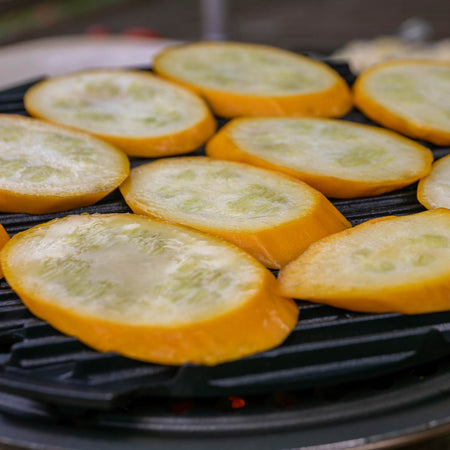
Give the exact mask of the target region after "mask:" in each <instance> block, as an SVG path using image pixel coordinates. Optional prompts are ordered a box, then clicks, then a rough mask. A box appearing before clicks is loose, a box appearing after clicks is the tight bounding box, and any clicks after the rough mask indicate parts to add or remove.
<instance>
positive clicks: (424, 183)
mask: <svg viewBox="0 0 450 450" xmlns="http://www.w3.org/2000/svg"><path fill="white" fill-rule="evenodd" d="M417 198H418V200H419V202H420V203H422V205H423V206H425V208H428V209H434V208H448V209H450V155H447V156H444V157H443V158H441V159H438V160H437V161H436V162H435V163H434V164H433V166H432V168H431V172H430V174H429V175H428V176H426V177H425V178H423V179H422V180H420V181H419V186H418V187H417Z"/></svg>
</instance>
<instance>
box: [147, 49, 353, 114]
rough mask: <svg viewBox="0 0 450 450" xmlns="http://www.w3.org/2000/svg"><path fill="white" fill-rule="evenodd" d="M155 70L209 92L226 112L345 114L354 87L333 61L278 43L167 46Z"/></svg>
mask: <svg viewBox="0 0 450 450" xmlns="http://www.w3.org/2000/svg"><path fill="white" fill-rule="evenodd" d="M154 69H155V71H156V72H157V73H158V74H160V75H162V76H164V77H166V78H168V79H170V80H173V81H176V82H178V83H180V84H182V85H184V86H187V87H189V88H191V89H193V90H194V91H195V92H198V93H200V94H201V95H203V96H204V97H205V98H206V100H207V101H208V103H209V104H210V105H211V108H212V109H213V111H214V112H215V113H216V114H217V115H219V116H222V117H236V116H269V115H272V116H318V117H339V116H343V115H344V114H346V113H347V112H348V111H349V110H350V109H351V107H352V99H351V95H350V90H349V88H348V86H347V84H346V82H345V81H344V79H343V78H341V77H340V75H339V74H338V73H337V72H335V71H334V70H333V69H331V68H330V67H329V66H328V65H326V64H324V63H322V62H319V61H315V60H313V59H311V58H308V57H305V56H301V55H298V54H296V53H293V52H289V51H286V50H282V49H279V48H275V47H270V46H265V45H256V44H244V43H238V42H220V43H219V42H197V43H192V44H185V45H181V46H175V47H169V48H166V49H164V50H163V51H162V52H161V53H160V54H159V55H157V56H156V58H155V60H154Z"/></svg>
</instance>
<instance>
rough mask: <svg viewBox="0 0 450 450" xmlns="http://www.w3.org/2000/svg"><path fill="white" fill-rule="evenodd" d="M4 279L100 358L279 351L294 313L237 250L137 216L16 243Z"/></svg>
mask: <svg viewBox="0 0 450 450" xmlns="http://www.w3.org/2000/svg"><path fill="white" fill-rule="evenodd" d="M1 263H2V266H3V269H4V272H5V277H6V279H7V281H8V283H9V284H10V286H11V287H12V288H13V289H14V290H15V291H16V292H17V294H18V295H19V296H20V298H21V299H22V300H23V302H24V303H25V304H26V305H27V306H28V307H29V308H30V310H31V311H32V312H33V313H34V314H35V315H36V316H38V317H41V318H42V319H44V320H46V321H48V322H49V323H50V324H51V325H53V326H54V327H55V328H57V329H59V330H60V331H62V332H64V333H66V334H69V335H73V336H76V337H78V338H79V339H80V340H82V341H83V342H85V343H86V344H88V345H90V346H92V347H93V348H95V349H97V350H100V351H106V352H107V351H115V352H118V353H120V354H122V355H125V356H128V357H130V358H136V359H139V360H144V361H150V362H157V363H163V364H183V363H188V362H190V363H199V364H207V365H214V364H218V363H221V362H224V361H229V360H233V359H236V358H240V357H243V356H247V355H250V354H252V353H255V352H259V351H262V350H266V349H269V348H272V347H275V346H276V345H278V344H280V343H281V342H282V341H283V340H284V339H285V338H286V336H287V335H288V334H289V332H290V331H291V330H292V329H293V327H294V326H295V324H296V322H297V316H298V308H297V306H296V304H295V302H293V301H292V300H291V299H287V298H284V297H281V296H280V295H279V294H277V287H278V286H277V280H276V278H275V277H274V276H273V275H272V274H271V273H270V272H269V271H268V270H267V269H265V268H264V267H263V266H262V265H260V264H259V263H258V262H257V261H256V260H255V259H254V258H252V257H251V256H249V255H248V254H247V253H245V252H244V251H242V250H241V249H239V248H237V247H235V246H234V245H232V244H229V243H226V242H223V241H221V240H219V239H217V238H214V237H212V236H208V235H206V234H203V233H199V232H197V231H194V230H189V229H187V228H184V227H180V226H175V225H170V224H167V223H162V222H159V221H156V220H153V219H150V218H147V217H142V216H136V215H132V214H111V215H92V216H90V215H80V216H69V217H66V218H63V219H56V220H53V221H51V222H48V223H45V224H43V225H39V226H36V227H34V228H31V229H29V230H27V231H24V232H22V233H19V234H17V235H15V236H14V237H13V238H12V239H11V240H10V241H9V242H8V243H7V244H6V246H5V247H4V250H3V251H2V253H1Z"/></svg>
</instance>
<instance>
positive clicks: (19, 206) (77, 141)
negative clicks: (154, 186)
mask: <svg viewBox="0 0 450 450" xmlns="http://www.w3.org/2000/svg"><path fill="white" fill-rule="evenodd" d="M128 173H129V161H128V158H127V156H126V155H125V153H123V152H122V151H121V150H119V149H118V148H116V147H113V146H112V145H110V144H108V143H106V142H103V141H101V140H100V139H97V138H95V137H93V136H90V135H88V134H86V133H81V132H78V131H74V130H71V129H68V128H66V127H63V126H58V125H52V124H49V123H47V122H44V121H41V120H36V119H30V118H28V117H22V116H15V115H7V114H1V115H0V211H3V212H17V213H30V214H42V213H48V212H56V211H65V210H68V209H72V208H77V207H81V206H87V205H92V204H93V203H95V202H97V201H98V200H100V199H102V198H103V197H105V196H106V195H107V194H109V193H110V192H111V191H113V190H114V189H116V188H117V187H118V186H119V184H120V183H122V181H123V180H124V179H125V178H126V177H127V176H128Z"/></svg>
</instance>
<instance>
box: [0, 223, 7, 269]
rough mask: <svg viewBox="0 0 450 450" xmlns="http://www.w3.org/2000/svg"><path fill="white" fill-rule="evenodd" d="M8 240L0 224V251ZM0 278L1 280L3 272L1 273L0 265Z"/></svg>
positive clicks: (0, 267)
mask: <svg viewBox="0 0 450 450" xmlns="http://www.w3.org/2000/svg"><path fill="white" fill-rule="evenodd" d="M8 240H9V234H8V233H7V232H6V230H5V228H4V227H3V225H1V224H0V250H1V249H2V248H3V246H4V245H5V244H6V243H7V242H8ZM0 278H3V271H2V266H1V264H0Z"/></svg>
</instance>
